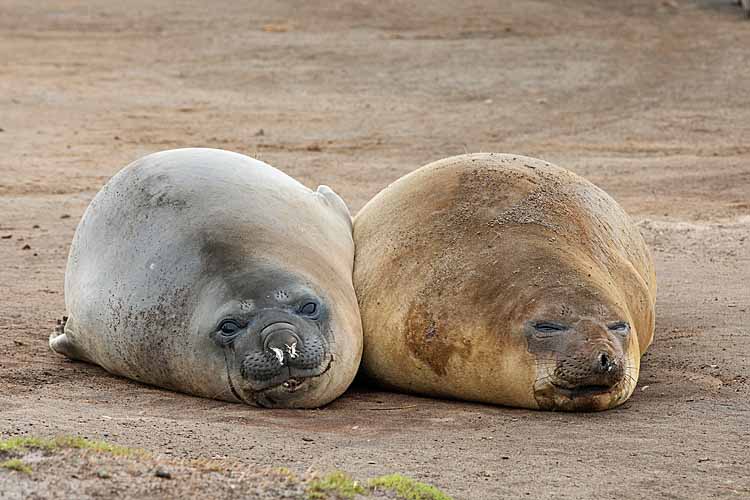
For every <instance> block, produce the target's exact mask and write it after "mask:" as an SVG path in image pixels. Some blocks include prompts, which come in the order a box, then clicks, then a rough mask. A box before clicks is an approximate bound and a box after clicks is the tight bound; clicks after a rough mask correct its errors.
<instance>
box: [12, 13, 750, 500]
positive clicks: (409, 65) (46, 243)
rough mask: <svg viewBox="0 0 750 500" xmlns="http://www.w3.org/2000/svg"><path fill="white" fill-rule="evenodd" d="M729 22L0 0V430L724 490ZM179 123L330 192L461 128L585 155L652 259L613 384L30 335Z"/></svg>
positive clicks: (555, 155)
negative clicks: (130, 362)
mask: <svg viewBox="0 0 750 500" xmlns="http://www.w3.org/2000/svg"><path fill="white" fill-rule="evenodd" d="M749 41H750V24H749V23H748V22H747V21H745V20H744V19H743V17H742V11H741V9H739V8H738V7H737V6H735V5H734V4H733V2H732V1H731V0H715V1H689V0H670V1H653V0H633V1H627V2H621V1H614V0H607V1H602V0H571V1H567V2H552V1H543V0H536V1H524V2H521V1H518V2H492V1H489V0H467V1H465V2H462V3H461V6H460V8H456V7H454V6H452V5H451V3H449V2H437V1H424V2H416V1H396V0H385V1H379V2H374V1H371V2H367V1H349V2H325V1H307V2H301V1H291V0H288V1H278V2H223V1H222V2H218V1H214V2H197V1H183V2H169V3H168V2H152V1H145V0H133V1H128V2H113V1H107V2H105V1H101V0H100V1H92V2H86V3H85V4H84V2H77V1H71V0H67V1H58V2H51V1H42V0H39V1H34V2H22V1H18V0H0V129H2V131H0V151H2V156H0V236H2V238H3V239H0V262H2V266H1V267H0V437H7V436H15V435H22V436H25V435H35V436H53V435H57V434H72V435H80V436H87V437H91V438H97V439H104V440H108V441H111V442H115V443H119V444H122V445H125V446H133V447H140V448H145V449H148V450H152V451H155V452H158V453H160V454H162V455H164V456H166V457H174V458H176V459H180V458H186V459H187V458H189V459H199V458H216V459H227V460H235V461H239V462H241V463H245V464H247V465H248V466H249V467H250V466H252V467H256V466H263V467H278V466H284V467H289V468H290V469H292V470H294V471H296V472H298V473H302V472H304V471H306V470H308V469H309V468H312V469H315V470H321V471H326V470H330V469H336V468H338V469H342V470H345V471H347V472H349V473H352V474H353V475H354V476H355V477H361V478H368V477H373V476H376V475H381V474H385V473H389V472H401V473H403V474H406V475H409V476H412V477H414V478H416V479H419V480H422V481H426V482H429V483H432V484H435V485H437V486H439V487H441V488H443V489H444V490H445V491H447V492H448V493H451V494H452V495H454V496H455V497H457V498H597V499H606V498H643V497H644V496H646V495H648V496H650V497H652V498H714V497H716V498H720V497H721V498H723V497H726V498H735V497H736V498H739V497H748V496H750V451H748V450H749V449H750V327H748V324H750V44H748V42H749ZM182 146H210V147H219V148H225V149H231V150H235V151H239V152H243V153H246V154H249V155H252V156H255V157H258V158H260V159H262V160H264V161H266V162H269V163H271V164H272V165H274V166H277V167H279V168H281V169H282V170H284V171H286V172H287V173H289V174H290V175H293V176H295V177H297V178H298V179H300V180H301V181H303V182H304V183H306V184H307V185H309V186H311V187H314V186H316V185H317V184H322V183H325V184H329V185H331V186H333V187H334V188H335V189H336V190H337V191H338V192H339V193H340V194H342V196H344V198H345V199H346V200H347V201H348V202H349V203H350V205H351V207H352V209H353V211H356V210H358V209H359V208H360V207H361V206H362V205H363V204H364V203H365V202H366V201H367V200H368V199H369V198H370V197H371V196H372V195H374V194H375V193H377V192H378V191H379V190H380V189H382V188H383V187H384V186H386V185H387V184H388V183H389V182H392V181H393V180H395V179H397V178H398V177H399V176H401V175H403V174H405V173H407V172H409V171H411V170H413V169H415V168H416V167H418V166H420V165H422V164H424V163H426V162H428V161H431V160H434V159H438V158H441V157H445V156H449V155H453V154H458V153H464V152H474V151H498V152H515V153H521V154H526V155H530V156H537V157H542V158H544V159H547V160H549V161H552V162H555V163H558V164H560V165H562V166H565V167H568V168H570V169H572V170H574V171H576V172H578V173H580V174H583V175H584V176H586V177H587V178H589V179H590V180H592V181H594V182H595V183H597V184H598V185H600V186H601V187H603V188H604V189H605V190H607V191H608V192H610V193H611V194H612V195H613V196H614V197H615V198H616V199H617V200H618V201H620V202H621V204H622V205H623V206H624V207H625V208H626V210H628V211H629V212H630V213H631V214H632V215H633V217H634V218H635V219H636V220H637V221H638V223H639V225H640V227H641V229H642V230H643V233H644V235H645V237H646V239H647V241H648V243H649V245H650V247H651V248H652V250H653V253H654V258H655V260H656V265H657V273H658V282H659V294H658V296H659V298H658V311H657V314H658V316H657V331H656V340H655V343H654V345H653V347H652V349H651V351H650V352H649V353H648V354H647V355H646V357H645V358H644V362H643V367H642V374H641V380H640V383H639V387H638V388H637V389H636V393H635V394H634V395H633V397H632V398H631V400H630V401H629V402H628V403H626V404H625V405H624V406H623V407H621V408H619V409H617V410H613V411H608V412H604V413H598V414H559V413H542V412H531V411H524V410H515V409H507V408H500V407H492V406H483V405H477V404H467V403H462V402H453V401H438V400H430V399H424V398H417V397H411V396H405V395H398V394H387V393H382V392H374V391H372V390H369V389H367V388H357V389H353V390H351V391H350V392H349V393H348V394H346V395H345V396H344V397H342V398H341V399H340V400H338V401H336V402H334V403H333V404H331V405H330V406H328V407H326V408H324V409H321V410H314V411H276V410H272V411H269V410H256V409H252V408H248V407H244V406H242V405H238V404H229V403H223V402H218V401H211V400H203V399H199V398H193V397H188V396H184V395H180V394H175V393H171V392H167V391H163V390H159V389H155V388H152V387H147V386H143V385H139V384H137V383H133V382H129V381H127V380H123V379H120V378H115V377H112V376H110V375H108V374H107V373H105V372H104V371H103V370H101V369H99V368H97V367H93V366H88V365H85V364H81V363H73V362H69V361H66V360H64V359H63V358H61V357H59V356H56V355H54V354H53V353H52V352H50V351H49V350H48V348H47V337H48V335H49V332H50V330H51V329H52V328H53V325H54V322H55V319H56V318H57V317H58V316H59V315H61V314H62V313H63V310H64V302H63V274H64V266H65V261H66V256H67V249H68V245H69V242H70V241H71V238H72V235H73V231H74V229H75V226H76V223H77V221H78V219H79V217H80V216H81V214H82V213H83V211H84V209H85V207H86V205H87V204H88V202H89V201H90V200H91V198H92V197H93V196H94V194H95V193H96V191H97V190H98V189H99V188H100V187H101V185H102V184H103V183H104V182H105V181H106V180H107V179H108V178H109V177H110V176H111V175H113V174H114V173H115V172H116V171H117V170H118V169H120V168H121V167H123V166H124V165H126V164H127V163H129V162H130V161H132V160H133V159H135V158H137V157H139V156H142V155H144V154H147V153H150V152H153V151H157V150H161V149H169V148H174V147H182ZM29 247H30V248H29ZM24 248H26V249H24ZM303 438H304V439H303ZM8 474H14V473H10V472H0V477H3V475H6V476H5V479H8V476H7V475H8ZM38 480H40V481H44V480H47V481H55V480H59V481H65V480H66V478H65V476H64V474H62V473H61V475H60V477H58V478H55V477H54V475H53V476H50V475H49V474H48V475H43V474H40V477H39V478H38ZM4 484H12V480H6V481H5V482H4ZM7 493H8V492H7V491H6V492H5V494H7ZM154 494H164V495H168V494H169V492H168V491H167V492H166V493H165V492H163V491H158V492H154ZM0 496H2V493H0Z"/></svg>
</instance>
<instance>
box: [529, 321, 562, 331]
mask: <svg viewBox="0 0 750 500" xmlns="http://www.w3.org/2000/svg"><path fill="white" fill-rule="evenodd" d="M567 329H568V327H567V326H565V325H561V324H559V323H552V322H549V321H538V322H536V323H534V330H536V331H538V332H540V333H557V332H564V331H565V330H567Z"/></svg>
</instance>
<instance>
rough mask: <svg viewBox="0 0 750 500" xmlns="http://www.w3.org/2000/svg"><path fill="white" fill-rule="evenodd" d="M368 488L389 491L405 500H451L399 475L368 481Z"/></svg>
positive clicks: (433, 488) (443, 494)
mask: <svg viewBox="0 0 750 500" xmlns="http://www.w3.org/2000/svg"><path fill="white" fill-rule="evenodd" d="M368 485H369V486H370V488H374V489H381V490H389V491H393V492H394V493H396V494H397V495H398V496H399V497H400V498H403V499H405V500H452V499H451V497H449V496H448V495H446V494H445V493H443V492H442V491H440V490H439V489H437V488H435V487H434V486H430V485H429V484H425V483H420V482H419V481H415V480H414V479H411V478H408V477H405V476H402V475H401V474H388V475H387V476H381V477H377V478H375V479H370V481H369V482H368Z"/></svg>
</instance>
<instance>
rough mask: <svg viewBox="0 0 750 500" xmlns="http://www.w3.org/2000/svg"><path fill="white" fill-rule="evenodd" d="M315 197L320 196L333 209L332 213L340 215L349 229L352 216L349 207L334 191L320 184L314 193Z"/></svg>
mask: <svg viewBox="0 0 750 500" xmlns="http://www.w3.org/2000/svg"><path fill="white" fill-rule="evenodd" d="M315 194H316V195H318V196H320V197H321V198H322V199H323V201H325V203H326V204H327V205H328V206H329V207H331V208H332V209H333V211H334V212H336V213H337V214H339V215H341V217H343V218H344V219H345V220H346V221H347V223H348V224H349V227H351V226H352V214H351V212H350V211H349V207H347V206H346V202H345V201H344V200H343V199H342V198H341V196H339V195H338V194H336V191H334V190H333V189H331V188H329V187H328V186H326V185H323V184H321V185H320V186H318V190H317V191H316V192H315Z"/></svg>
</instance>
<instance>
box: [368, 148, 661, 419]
mask: <svg viewBox="0 0 750 500" xmlns="http://www.w3.org/2000/svg"><path fill="white" fill-rule="evenodd" d="M354 239H355V244H356V258H355V269H354V284H355V289H356V290H357V295H358V299H359V303H360V310H361V313H362V324H363V330H364V335H365V351H364V355H363V371H364V373H365V375H367V376H368V377H369V378H371V379H373V380H375V381H377V382H379V383H380V384H382V385H383V386H386V387H390V388H394V389H397V390H402V391H408V392H414V393H419V394H425V395H433V396H441V397H450V398H457V399H465V400H472V401H481V402H487V403H494V404H500V405H508V406H517V407H525V408H535V409H546V410H568V411H588V410H603V409H607V408H612V407H614V406H617V405H619V404H622V403H623V402H624V401H626V400H627V399H628V397H630V395H631V394H632V392H633V390H634V388H635V385H636V382H637V380H638V373H639V369H640V357H641V355H642V354H643V353H644V352H645V350H646V349H647V347H648V346H649V344H650V343H651V340H652V337H653V330H654V302H655V291H656V281H655V276H654V270H653V264H652V261H651V257H650V254H649V252H648V249H647V248H646V246H645V243H644V242H643V239H642V237H641V235H640V234H639V233H638V230H637V228H635V226H634V225H633V224H632V222H631V221H630V219H629V218H628V217H627V215H626V214H625V213H624V212H623V210H622V209H621V208H620V207H619V206H618V205H617V203H616V202H615V201H614V200H612V198H610V197H609V196H608V195H607V194H606V193H604V192H603V191H601V190H600V189H598V188H597V187H596V186H594V185H592V184H591V183H589V182H587V181H585V180H584V179H581V178H580V177H578V176H576V175H574V174H572V173H571V172H569V171H567V170H564V169H562V168H559V167H556V166H553V165H550V164H549V163H546V162H543V161H540V160H536V159H533V158H527V157H522V156H515V155H499V154H475V155H464V156H458V157H453V158H448V159H445V160H441V161H438V162H435V163H432V164H430V165H427V166H425V167H423V168H421V169H419V170H417V171H415V172H413V173H412V174H410V175H408V176H405V177H403V178H401V179H399V180H398V181H396V182H395V183H394V184H392V185H391V186H389V187H388V188H387V189H385V190H383V191H382V192H381V193H380V194H378V195H377V196H376V197H375V198H373V200H371V201H370V202H369V203H368V204H367V205H366V206H365V207H364V208H363V209H362V210H361V211H360V213H359V214H358V215H357V217H356V218H355V221H354Z"/></svg>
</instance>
